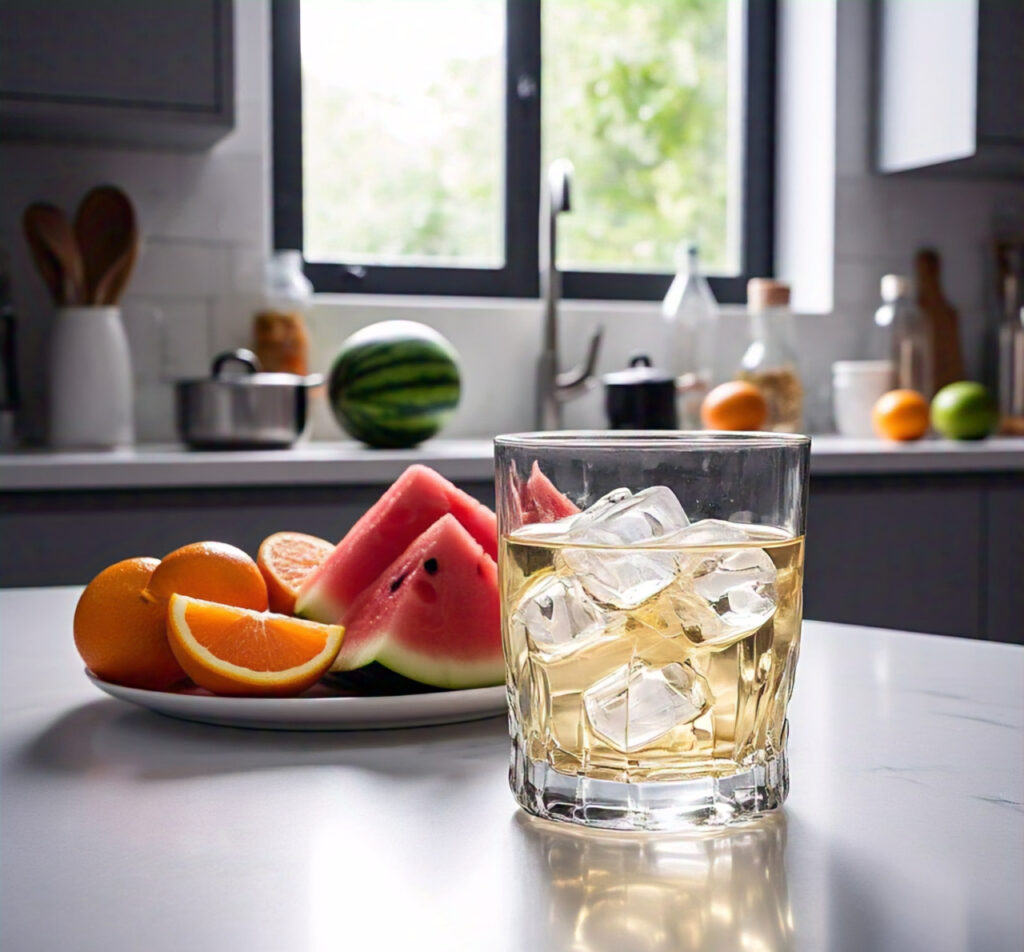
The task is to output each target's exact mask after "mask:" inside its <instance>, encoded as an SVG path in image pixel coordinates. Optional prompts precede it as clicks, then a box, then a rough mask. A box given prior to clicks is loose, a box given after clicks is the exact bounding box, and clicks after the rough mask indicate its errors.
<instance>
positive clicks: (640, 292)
mask: <svg viewBox="0 0 1024 952" xmlns="http://www.w3.org/2000/svg"><path fill="white" fill-rule="evenodd" d="M541 2H542V0H506V23H507V40H506V64H505V118H506V122H505V234H504V239H505V259H506V260H505V265H504V267H501V268H452V267H434V266H414V265H376V264H361V263H360V264H354V263H353V264H345V263H340V262H339V263H333V262H332V263H325V262H306V264H305V270H306V274H307V275H308V276H309V278H310V280H311V281H312V282H313V286H314V288H315V289H316V290H317V291H319V292H339V293H359V294H422V295H445V296H470V297H515V298H534V297H537V296H538V294H539V292H540V282H539V272H538V260H539V240H538V236H539V224H538V222H539V211H540V182H541V113H540V104H541V91H542V88H543V86H542V77H541ZM299 4H300V0H272V3H271V31H272V53H273V56H272V72H273V150H274V158H273V189H274V198H273V211H274V247H275V248H280V249H288V248H300V249H301V248H303V220H302V219H303V208H302V108H301V106H302V64H301V51H300V35H299V34H300V28H299V16H300V14H299ZM775 54H776V0H746V56H745V57H744V77H743V87H744V99H743V121H742V125H743V133H744V134H743V146H742V153H743V158H742V164H741V181H742V190H743V198H742V214H741V220H742V234H741V247H740V259H741V261H740V274H738V275H727V276H722V275H711V276H710V278H709V280H710V284H711V289H712V291H713V292H714V294H715V297H716V298H717V299H718V301H719V302H720V303H724V304H729V303H744V302H745V301H746V296H747V291H746V283H747V279H748V278H750V277H754V276H768V275H771V274H772V273H773V264H774V232H775V194H774V179H775V176H774V165H775V85H776V68H775ZM680 237H684V236H680ZM671 280H672V275H671V274H667V273H639V272H630V271H572V270H567V271H563V272H562V294H563V296H564V297H566V298H584V299H596V300H635V301H654V300H660V299H661V298H663V297H664V296H665V293H666V292H667V290H668V286H669V284H670V283H671Z"/></svg>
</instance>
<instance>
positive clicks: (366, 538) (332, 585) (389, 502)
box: [295, 464, 498, 624]
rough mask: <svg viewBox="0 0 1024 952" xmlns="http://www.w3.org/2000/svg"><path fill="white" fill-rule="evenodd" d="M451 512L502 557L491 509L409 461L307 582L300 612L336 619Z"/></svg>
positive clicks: (488, 550) (334, 621) (297, 605)
mask: <svg viewBox="0 0 1024 952" xmlns="http://www.w3.org/2000/svg"><path fill="white" fill-rule="evenodd" d="M448 513H451V515H453V516H454V517H455V518H456V519H457V520H458V521H459V522H460V523H461V524H462V526H463V527H464V528H465V529H466V530H467V532H468V533H469V534H470V536H472V537H473V539H475V540H476V541H477V542H478V543H479V544H480V545H481V546H483V549H484V551H485V552H486V553H487V554H488V555H489V556H490V557H491V559H492V560H493V559H497V557H498V523H497V519H496V518H495V515H494V513H493V512H491V510H490V509H488V508H487V507H486V506H485V505H483V504H482V503H479V502H477V501H476V500H475V499H474V498H473V497H472V496H469V495H467V494H466V493H464V492H463V491H462V490H461V489H458V488H456V487H455V486H453V485H452V484H451V483H450V482H448V480H447V479H445V478H444V477H443V476H441V475H440V474H439V473H436V472H434V470H432V469H430V468H429V467H427V466H420V465H419V464H417V465H415V466H410V467H409V468H408V469H407V470H406V471H405V472H404V473H402V475H401V476H399V477H398V479H396V480H395V482H394V483H393V484H392V486H391V488H390V489H388V491H387V492H386V493H384V495H383V496H381V497H380V499H379V500H378V501H377V502H376V503H375V504H374V505H373V506H371V507H370V508H369V509H368V510H367V511H366V512H365V513H364V514H363V516H362V517H361V518H360V519H359V521H358V522H357V523H356V524H355V525H354V526H353V527H352V528H351V529H350V530H349V531H348V534H347V535H346V536H345V538H344V539H342V540H341V542H339V543H338V545H337V547H336V548H335V550H334V551H333V552H332V553H331V554H330V555H329V556H328V557H327V559H326V561H325V562H324V563H323V564H322V565H321V566H320V567H319V568H318V569H317V570H316V571H314V572H313V573H312V574H310V575H309V576H308V577H307V578H306V581H305V582H304V583H303V585H302V588H301V590H300V591H299V596H298V598H297V599H296V601H295V611H296V614H299V615H302V616H303V617H304V618H309V619H312V620H313V621H323V622H327V623H328V624H338V623H340V622H342V620H343V619H345V618H346V616H347V614H348V612H349V609H351V607H352V604H353V603H354V602H355V601H356V599H357V598H359V596H360V594H361V593H362V592H363V590H364V589H366V588H368V587H370V586H371V585H372V584H373V582H374V581H375V579H376V578H377V576H378V575H380V573H381V572H383V571H384V569H386V568H387V567H388V565H389V564H390V563H391V562H393V561H394V560H395V559H396V558H397V557H398V556H399V555H401V554H402V552H404V551H405V549H406V548H407V547H408V546H409V545H410V544H411V543H412V542H413V540H414V539H415V538H416V537H417V536H418V535H419V534H420V533H421V532H423V531H424V530H426V529H428V528H429V527H430V526H432V525H433V524H434V523H435V522H437V520H438V519H440V518H441V517H442V516H444V515H447V514H448Z"/></svg>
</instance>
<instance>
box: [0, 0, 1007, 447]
mask: <svg viewBox="0 0 1024 952" xmlns="http://www.w3.org/2000/svg"><path fill="white" fill-rule="evenodd" d="M797 2H818V0H797ZM868 6H869V5H868V4H865V3H839V4H837V18H838V19H837V22H836V28H835V34H836V36H837V38H838V39H837V41H836V42H837V45H838V60H837V63H836V69H837V79H836V83H837V87H838V96H837V101H836V110H835V119H834V121H835V126H836V135H837V138H836V149H835V183H834V190H835V197H836V202H835V225H834V229H835V236H834V237H835V242H834V244H835V255H834V282H833V283H834V294H835V308H834V312H833V313H831V314H819V315H808V316H806V317H802V318H801V319H800V341H801V345H802V347H803V349H804V354H803V357H804V367H805V371H806V373H807V375H808V378H809V379H808V380H807V384H808V391H809V395H810V398H811V406H810V412H809V423H810V426H811V428H812V429H823V428H827V427H828V426H829V425H830V422H831V421H830V415H829V407H828V397H827V394H828V389H829V380H828V377H829V365H830V364H831V362H832V360H835V359H839V358H841V357H852V356H858V355H859V352H860V351H859V348H860V347H861V339H862V335H863V333H864V332H865V331H866V328H867V326H868V322H869V321H870V316H871V313H872V311H873V309H874V307H875V304H876V297H877V285H878V278H879V276H880V275H881V274H883V273H885V272H886V271H893V270H903V271H905V270H907V269H908V267H909V262H910V259H911V256H912V254H913V252H914V250H915V248H917V247H918V246H919V245H921V244H925V243H930V244H934V245H935V246H936V247H938V248H939V250H940V252H942V254H943V257H944V260H945V262H946V286H947V290H948V293H949V296H950V297H951V299H952V300H953V301H954V302H955V303H956V305H957V306H958V307H959V308H960V311H961V314H962V315H963V319H964V329H965V334H964V338H965V345H966V349H967V352H968V356H969V361H970V366H971V367H972V368H974V369H976V368H977V366H978V361H979V353H980V341H981V330H982V326H983V323H984V314H985V305H986V270H985V266H986V260H987V243H988V240H989V236H990V235H991V233H992V229H993V227H994V223H995V222H997V221H1002V220H1004V219H1005V220H1007V221H1009V222H1011V223H1012V222H1016V227H1018V228H1020V227H1021V223H1022V222H1024V187H1022V186H1021V185H1019V184H1013V185H1008V184H1005V183H996V184H992V183H969V182H963V181H959V180H937V179H936V180H932V179H927V178H921V177H914V178H878V177H875V176H873V175H872V174H871V173H870V163H869V153H868V148H869V143H870V138H871V137H870V127H869V125H868V118H869V116H870V108H869V105H870V99H869V91H870V66H869V49H870V47H869V32H868V27H869V24H868ZM236 33H237V37H238V56H237V66H236V68H237V89H236V95H237V98H238V108H239V122H238V128H237V130H236V131H235V132H234V133H233V134H232V135H231V136H229V137H227V138H226V139H225V140H223V141H222V142H221V143H220V144H218V146H217V147H216V148H215V149H213V150H212V151H211V152H210V153H208V154H198V155H197V154H159V153H149V152H137V151H122V150H111V149H94V148H79V147H74V148H72V147H66V146H57V145H25V144H17V145H11V144H6V145H3V146H0V183H2V187H0V246H2V247H5V248H7V249H9V250H10V251H11V252H12V258H13V265H14V278H15V292H16V304H17V307H18V312H19V314H20V316H21V319H22V320H21V328H22V344H21V364H22V369H23V377H24V379H25V384H26V386H25V390H26V397H27V400H28V412H27V414H26V421H25V422H26V424H27V426H26V429H27V431H28V432H29V434H30V435H33V436H35V437H37V438H38V437H41V436H42V434H43V432H44V423H45V406H44V401H43V396H44V392H45V378H44V368H45V344H46V332H47V329H48V326H49V321H50V308H49V305H48V303H47V301H46V297H45V295H44V293H43V290H42V287H41V284H40V282H39V280H38V278H37V277H36V276H35V274H34V272H32V271H31V269H30V264H29V262H28V259H27V254H26V253H25V251H24V248H23V242H22V240H21V237H20V234H19V231H18V228H19V225H18V222H19V219H20V215H21V211H22V209H23V208H24V207H25V205H26V204H28V203H29V202H30V201H33V200H35V199H44V200H50V201H56V202H57V203H59V204H61V205H63V206H64V207H65V208H67V209H68V210H69V211H70V210H72V209H73V207H74V205H75V204H76V203H77V201H78V199H79V197H80V196H81V194H82V193H83V192H84V191H85V190H86V189H87V188H89V187H90V186H92V185H94V184H96V183H98V182H103V181H112V182H115V183H117V184H120V185H121V186H123V187H124V188H125V189H126V190H127V191H128V192H129V193H130V194H131V196H132V197H133V199H134V200H135V202H136V204H137V206H138V210H139V216H140V220H141V224H142V228H143V231H144V234H145V246H144V250H143V255H142V258H141V261H140V264H139V269H138V272H137V274H136V276H135V279H134V280H133V282H132V285H131V288H130V293H129V295H128V298H127V299H126V302H125V319H126V323H127V325H128V328H129V334H130V337H131V341H132V349H133V357H134V360H135V365H136V379H137V391H138V402H137V422H138V431H139V436H140V438H141V439H144V440H157V441H159V440H167V439H171V438H172V436H173V422H172V404H171V388H170V386H169V384H168V383H167V382H166V381H167V378H169V377H176V376H182V375H187V374H198V373H202V372H204V370H205V369H206V366H207V365H208V361H209V359H210V357H211V356H212V355H213V354H215V353H216V352H217V351H219V350H221V349H224V348H225V347H229V346H231V347H233V346H240V345H243V344H246V343H247V342H248V328H249V322H250V315H251V313H252V307H253V305H254V303H255V291H256V289H257V288H258V286H259V279H260V262H261V260H262V257H263V254H264V251H265V249H267V248H269V245H270V196H269V190H270V184H269V176H270V136H269V130H270V115H269V110H270V96H269V27H268V3H267V0H237V2H236ZM793 55H798V54H793ZM781 108H784V104H782V105H780V109H781ZM821 134H822V135H830V134H831V130H830V129H828V128H823V129H822V130H821ZM826 191H827V190H826ZM1022 230H1024V229H1022ZM157 313H159V314H161V315H162V321H160V322H158V321H157V320H156V319H155V315H156V314H157ZM390 317H406V318H410V317H411V318H413V319H420V320H424V321H426V322H428V323H431V324H433V325H435V326H437V327H438V328H439V329H440V330H441V331H442V332H443V333H445V334H447V335H448V336H449V337H450V338H451V339H452V341H453V343H454V344H455V346H456V347H457V348H458V349H459V350H460V352H461V353H462V355H463V360H464V364H465V373H466V393H465V400H464V403H463V405H462V407H461V408H460V411H459V413H458V415H457V417H456V419H455V420H454V421H453V424H452V426H451V427H450V429H449V430H448V434H449V435H453V436H454V435H480V434H489V433H493V432H496V431H498V430H510V429H520V428H524V427H529V426H531V424H532V412H533V398H532V387H533V360H534V357H535V355H536V353H537V350H538V348H539V341H540V310H539V306H538V305H537V304H536V302H529V301H518V302H508V301H502V302H498V301H459V300H435V301H432V302H428V301H423V300H415V299H394V298H391V299H386V300H381V299H373V300H369V299H367V298H359V297H354V298H344V299H343V298H338V297H324V298H323V299H322V300H321V301H320V302H318V305H317V308H316V309H315V311H314V313H313V314H312V315H311V325H312V331H313V335H314V344H315V355H314V363H315V364H317V365H319V366H320V367H322V368H325V367H326V366H327V364H328V363H329V360H330V357H331V355H333V353H334V352H335V350H336V349H337V346H338V344H340V342H341V341H342V340H343V339H344V337H345V336H347V334H348V333H350V332H351V331H352V330H354V329H355V328H356V327H358V326H360V325H362V324H365V323H369V322H371V321H373V320H383V319H387V318H390ZM565 322H566V327H565V331H564V332H563V336H562V339H563V341H564V350H565V354H564V359H565V361H566V362H567V363H568V362H569V361H572V360H575V359H578V357H579V356H580V354H581V352H582V349H583V345H584V340H585V339H586V335H587V332H588V330H589V328H590V327H591V326H592V325H593V324H595V323H598V322H600V323H602V324H603V325H604V326H605V330H606V346H605V350H604V353H603V356H602V360H601V369H602V371H603V370H609V369H612V368H617V367H620V366H622V365H623V364H624V363H625V361H626V359H627V357H628V355H629V354H630V353H632V352H634V351H636V350H649V351H652V352H653V353H654V354H655V355H657V354H658V353H659V352H660V348H661V338H660V330H661V328H660V324H659V321H658V317H657V308H656V307H655V306H653V305H649V304H646V305H630V304H619V303H607V304H593V303H590V304H588V303H585V302H570V303H568V304H566V305H565ZM723 322H724V326H725V335H724V336H725V337H726V339H727V340H728V341H729V345H730V347H731V348H732V352H733V353H732V355H730V354H729V353H727V354H726V355H725V362H726V363H728V362H729V361H731V360H734V359H735V357H736V356H738V354H739V352H740V350H741V348H742V343H743V320H742V317H741V316H738V315H736V314H733V313H726V314H725V315H724V317H723ZM601 418H602V415H601V406H600V392H599V391H595V392H593V393H592V394H590V395H589V396H588V397H587V398H585V399H584V400H582V401H580V402H579V403H577V404H574V405H572V406H570V408H569V410H568V413H567V423H568V424H569V425H572V426H598V425H600V423H601ZM317 435H318V436H321V437H326V438H336V437H337V436H338V430H337V428H336V427H335V426H334V424H333V421H331V420H330V419H329V417H328V416H327V414H326V413H325V412H323V408H322V407H321V411H320V413H319V414H318V428H317Z"/></svg>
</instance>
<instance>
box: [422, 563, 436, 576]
mask: <svg viewBox="0 0 1024 952" xmlns="http://www.w3.org/2000/svg"><path fill="white" fill-rule="evenodd" d="M423 568H424V569H425V570H426V572H427V575H434V574H435V573H436V572H437V559H427V561H426V562H424V563H423Z"/></svg>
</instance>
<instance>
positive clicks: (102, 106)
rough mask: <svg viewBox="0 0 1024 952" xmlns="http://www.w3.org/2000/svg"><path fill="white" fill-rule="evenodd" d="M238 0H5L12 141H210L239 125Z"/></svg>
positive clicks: (2, 96)
mask: <svg viewBox="0 0 1024 952" xmlns="http://www.w3.org/2000/svg"><path fill="white" fill-rule="evenodd" d="M233 53H234V47H233V7H232V3H231V0H89V2H88V3H84V2H82V0H46V2H39V0H0V130H2V134H3V135H4V137H6V138H43V139H63V140H69V139H70V140H75V141H86V142H89V141H92V142H106V143H115V144H123V145H139V146H160V147H180V148H203V147H206V146H209V145H210V144H212V143H213V142H214V141H216V140H217V139H218V138H220V137H221V136H223V135H224V134H225V133H226V132H228V131H230V129H231V128H232V127H233V124H234V66H233V61H234V56H233Z"/></svg>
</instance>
